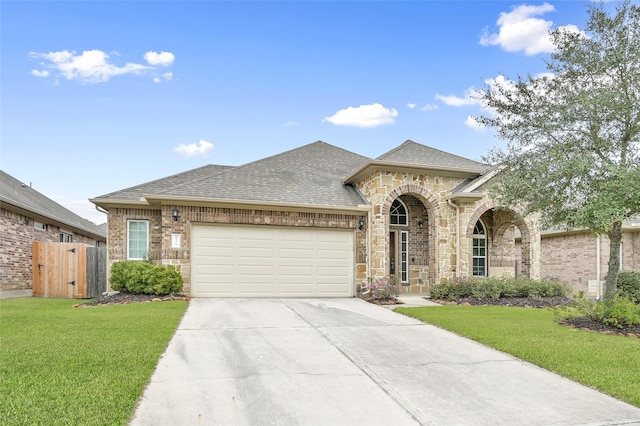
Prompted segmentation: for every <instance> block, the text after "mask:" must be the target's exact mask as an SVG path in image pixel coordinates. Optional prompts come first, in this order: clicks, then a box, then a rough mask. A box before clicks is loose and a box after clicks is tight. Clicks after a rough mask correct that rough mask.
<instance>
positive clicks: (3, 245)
mask: <svg viewBox="0 0 640 426" xmlns="http://www.w3.org/2000/svg"><path fill="white" fill-rule="evenodd" d="M38 221H39V222H41V223H45V224H46V225H47V229H46V230H40V229H35V228H34V218H33V217H30V216H26V215H23V214H20V213H17V212H14V211H12V210H8V209H6V208H4V207H3V208H0V234H1V235H2V238H1V239H0V291H5V290H27V289H30V288H32V286H33V282H32V281H33V280H32V277H33V270H32V268H33V263H32V261H31V260H32V254H31V249H32V243H33V242H34V241H42V242H60V232H65V233H70V234H71V235H72V238H73V242H74V243H84V244H89V245H95V243H96V241H95V240H94V239H93V238H91V237H88V236H86V235H81V234H78V233H77V232H73V231H72V230H69V229H65V228H63V229H61V228H60V227H59V226H57V225H53V224H51V223H47V222H46V221H41V220H38Z"/></svg>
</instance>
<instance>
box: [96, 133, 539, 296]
mask: <svg viewBox="0 0 640 426" xmlns="http://www.w3.org/2000/svg"><path fill="white" fill-rule="evenodd" d="M495 173H496V171H495V170H494V169H492V168H490V167H488V166H487V165H485V164H482V163H479V162H476V161H473V160H470V159H467V158H463V157H460V156H457V155H453V154H450V153H447V152H443V151H440V150H437V149H434V148H430V147H428V146H425V145H421V144H419V143H416V142H413V141H406V142H404V143H402V144H401V145H400V146H398V147H397V148H395V149H393V150H391V151H389V152H387V153H385V154H382V155H381V156H379V157H377V158H374V159H372V158H367V157H364V156H362V155H359V154H356V153H353V152H350V151H347V150H344V149H342V148H339V147H336V146H333V145H330V144H327V143H325V142H321V141H319V142H314V143H311V144H308V145H305V146H302V147H299V148H296V149H293V150H290V151H287V152H283V153H281V154H277V155H274V156H271V157H268V158H264V159H261V160H258V161H254V162H251V163H248V164H244V165H242V166H238V167H230V166H220V165H207V166H203V167H200V168H197V169H193V170H189V171H186V172H184V173H180V174H177V175H173V176H168V177H166V178H162V179H158V180H154V181H151V182H147V183H143V184H141V185H137V186H133V187H130V188H126V189H123V190H120V191H116V192H112V193H109V194H105V195H101V196H99V197H95V198H93V199H91V201H92V202H93V203H94V204H96V205H97V206H99V207H100V208H102V209H104V210H106V211H107V212H108V241H109V244H108V263H109V264H111V263H112V262H114V261H119V260H123V259H134V260H136V259H137V260H140V259H143V258H150V259H152V260H154V261H157V262H161V263H164V264H173V265H175V266H176V267H177V268H178V269H179V270H180V271H181V273H182V276H183V277H184V282H185V288H184V291H185V292H187V293H190V294H191V295H192V296H198V297H274V296H275V297H348V296H354V295H356V294H357V293H358V292H359V291H361V290H363V289H364V288H365V287H366V285H367V282H368V279H369V278H376V277H383V276H386V275H394V276H395V277H396V278H397V281H398V284H399V285H400V288H401V291H403V292H428V291H429V289H430V287H431V286H433V285H434V284H436V283H439V282H442V281H444V280H447V279H449V278H452V277H455V276H461V275H467V276H470V275H476V276H495V275H498V276H509V275H514V274H515V270H516V263H515V259H516V254H515V234H516V229H517V230H518V232H519V235H520V236H521V244H520V246H519V247H520V248H519V250H520V253H518V258H519V259H520V263H519V264H518V270H519V273H520V274H522V275H525V276H530V277H532V278H539V276H540V235H539V231H538V225H537V222H536V221H535V220H534V219H533V218H530V217H527V218H524V219H522V218H520V216H518V215H516V214H515V212H514V211H512V210H510V209H507V208H501V206H499V205H497V204H496V203H495V202H494V200H492V199H491V198H490V197H489V195H488V194H487V193H486V192H485V188H486V185H487V182H489V180H490V179H491V178H492V177H493V176H494V174H495Z"/></svg>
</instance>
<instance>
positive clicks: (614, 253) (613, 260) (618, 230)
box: [604, 222, 622, 300]
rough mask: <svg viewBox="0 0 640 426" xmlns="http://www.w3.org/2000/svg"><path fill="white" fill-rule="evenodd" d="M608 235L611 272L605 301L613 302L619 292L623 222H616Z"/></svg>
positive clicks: (605, 291) (606, 285) (608, 277)
mask: <svg viewBox="0 0 640 426" xmlns="http://www.w3.org/2000/svg"><path fill="white" fill-rule="evenodd" d="M607 235H608V236H609V264H608V265H609V270H608V271H607V277H606V280H605V289H604V300H613V298H614V297H615V295H616V290H617V282H618V271H620V242H621V241H622V222H615V223H614V224H613V227H612V228H611V230H610V231H609V232H607Z"/></svg>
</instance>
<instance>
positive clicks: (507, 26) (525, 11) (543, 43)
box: [480, 3, 582, 56]
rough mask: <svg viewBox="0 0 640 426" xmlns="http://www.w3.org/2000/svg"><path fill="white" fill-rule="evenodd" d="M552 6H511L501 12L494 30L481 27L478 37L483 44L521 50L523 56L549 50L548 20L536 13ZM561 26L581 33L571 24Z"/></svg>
mask: <svg viewBox="0 0 640 426" xmlns="http://www.w3.org/2000/svg"><path fill="white" fill-rule="evenodd" d="M554 11H555V8H554V7H553V5H551V4H549V3H544V4H542V5H539V6H531V5H524V4H523V5H520V6H517V7H514V8H513V9H512V10H511V12H502V13H501V14H500V17H499V18H498V21H497V22H496V24H497V26H498V28H499V29H498V32H497V33H493V34H490V33H489V30H488V29H487V28H485V29H484V30H483V34H482V36H481V38H480V44H481V45H483V46H500V47H502V48H503V49H504V50H506V51H508V52H519V51H524V52H525V54H526V55H529V56H531V55H536V54H538V53H551V52H553V51H555V46H554V45H553V43H552V42H551V38H550V37H549V31H551V26H552V25H553V22H552V21H547V20H544V19H542V18H537V17H536V16H540V15H543V14H545V13H548V12H554ZM562 28H565V29H566V30H569V31H572V32H577V33H582V31H580V30H579V29H578V27H576V26H575V25H567V26H564V27H562Z"/></svg>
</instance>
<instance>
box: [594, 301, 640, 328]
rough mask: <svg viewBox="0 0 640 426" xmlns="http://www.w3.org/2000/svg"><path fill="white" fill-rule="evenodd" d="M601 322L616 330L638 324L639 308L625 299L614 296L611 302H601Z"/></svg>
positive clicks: (639, 319) (639, 317)
mask: <svg viewBox="0 0 640 426" xmlns="http://www.w3.org/2000/svg"><path fill="white" fill-rule="evenodd" d="M601 304H602V305H603V306H604V309H603V312H602V322H604V323H605V324H608V325H612V326H614V327H616V328H624V327H626V326H629V325H635V324H640V306H639V305H637V304H635V303H634V302H633V301H631V300H629V299H628V298H626V297H621V296H616V297H615V298H614V299H613V300H611V301H607V302H602V303H601Z"/></svg>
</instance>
